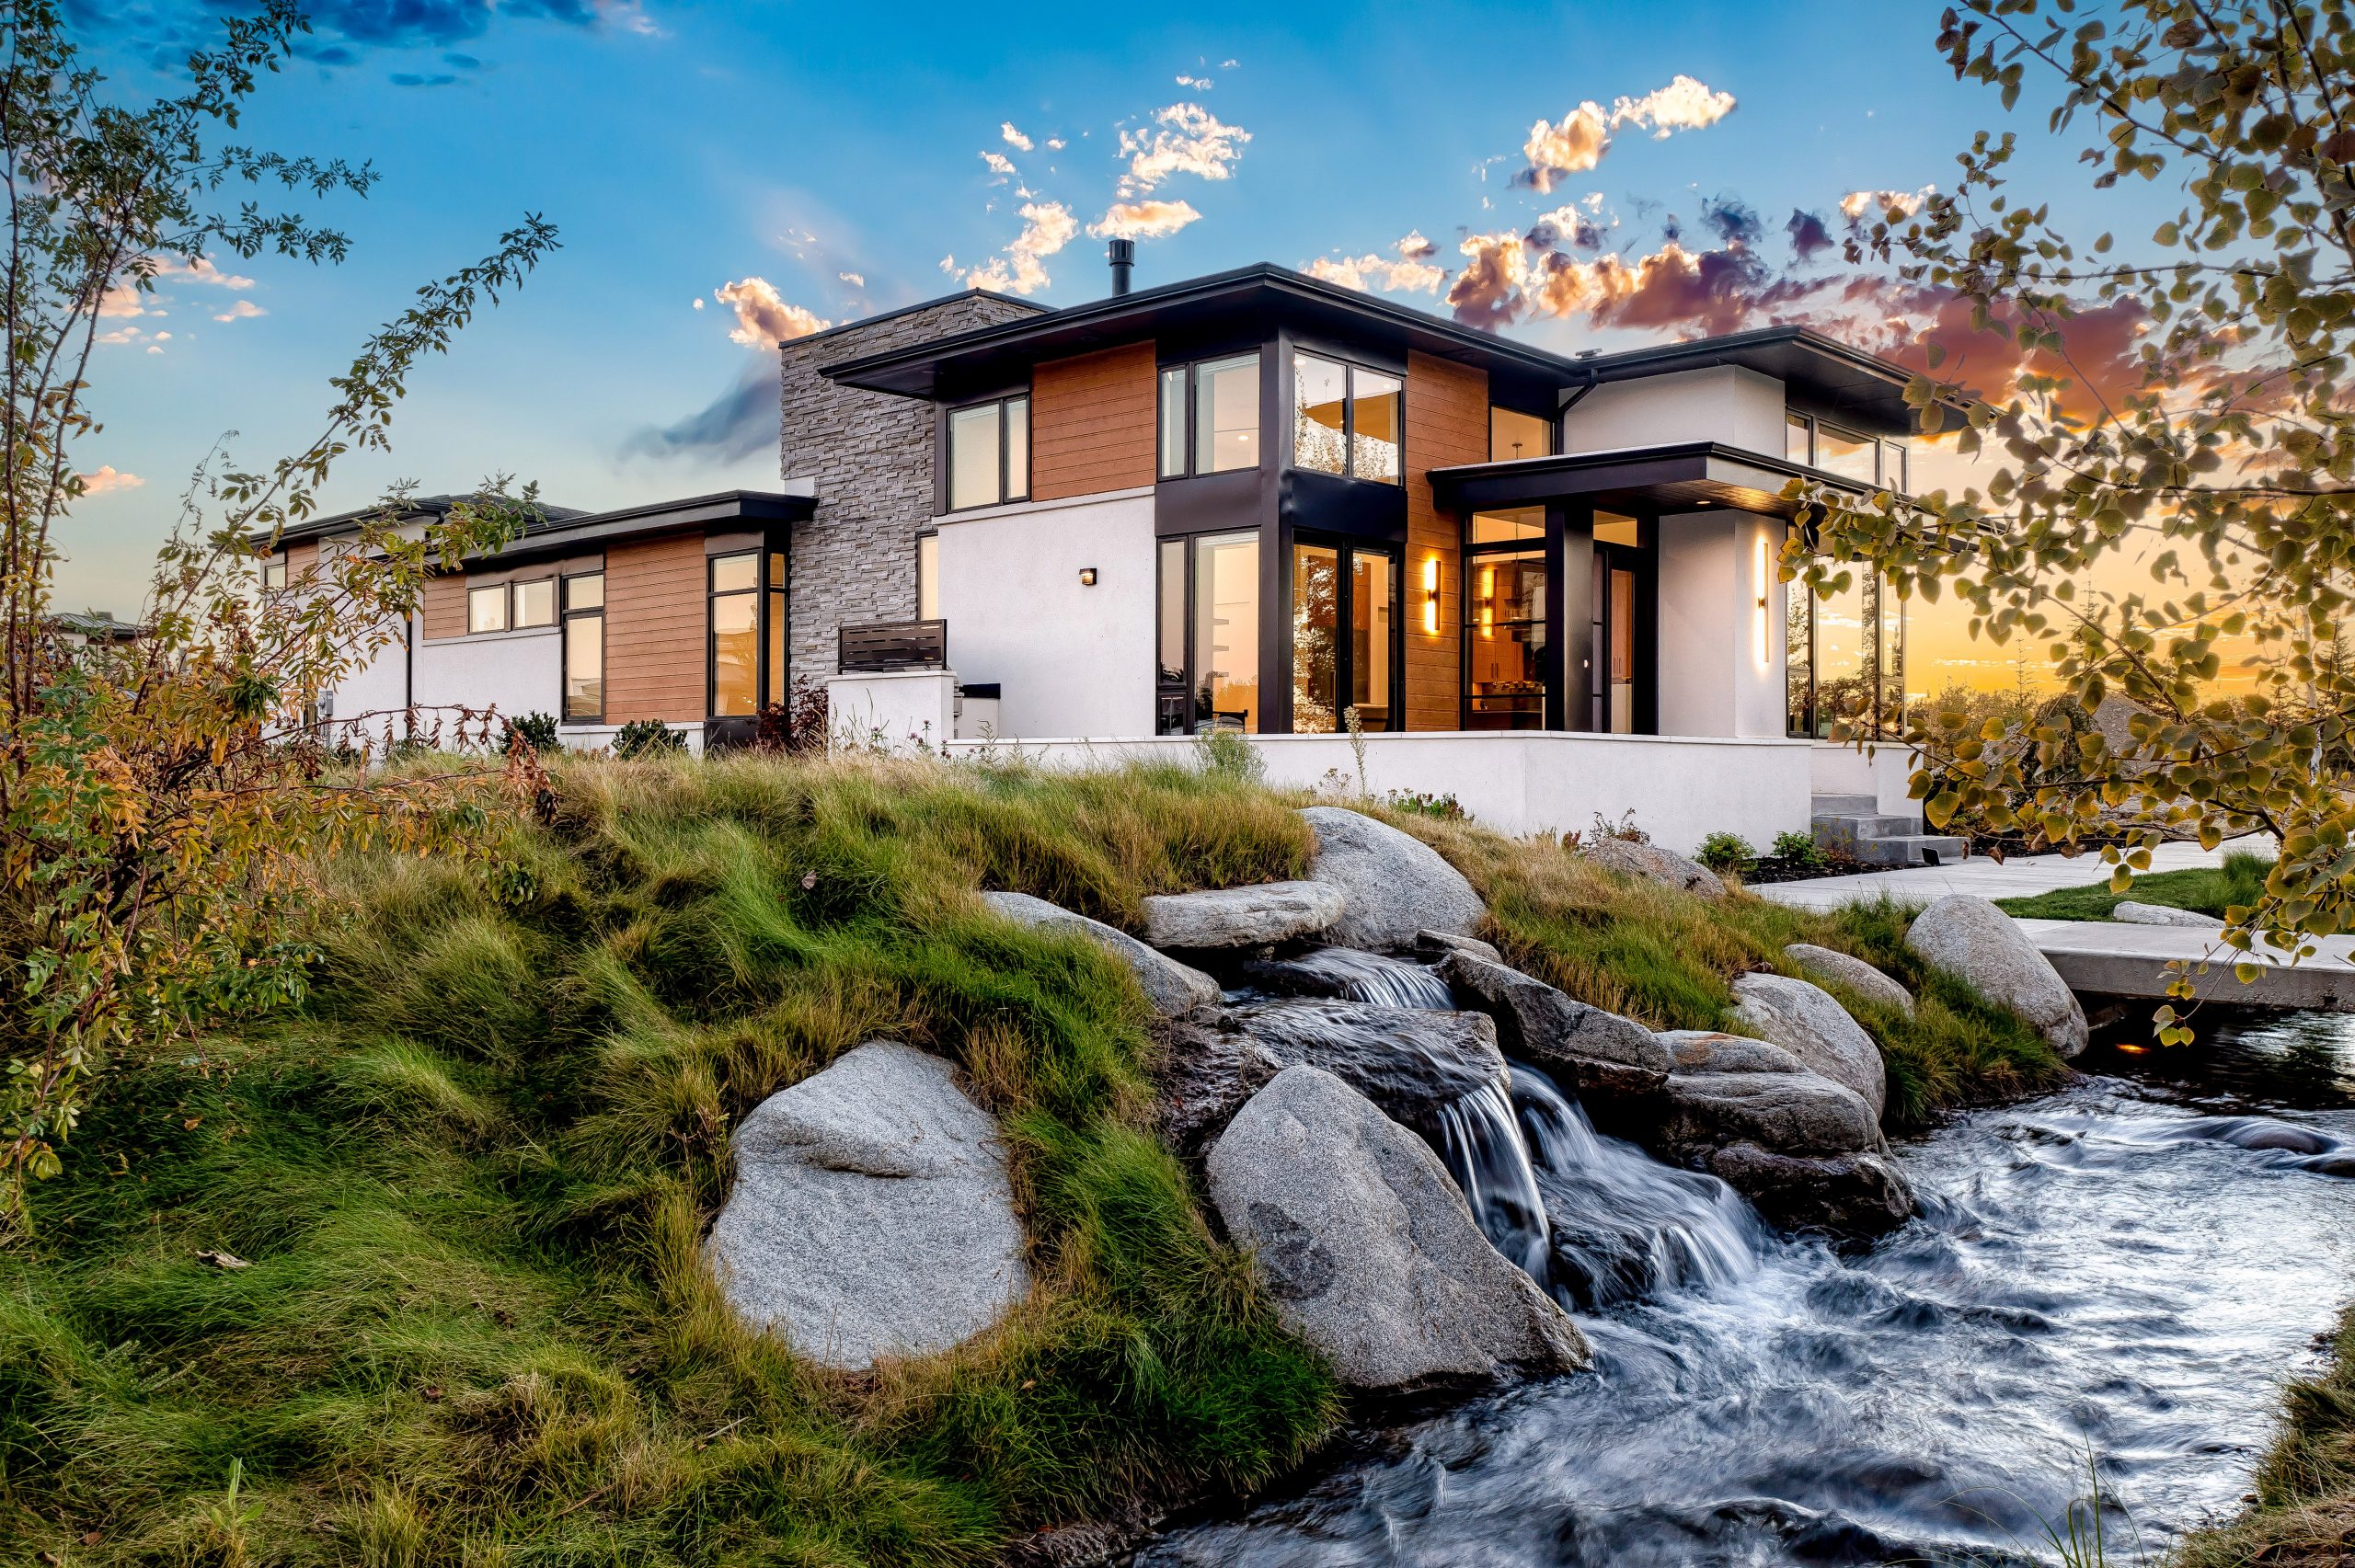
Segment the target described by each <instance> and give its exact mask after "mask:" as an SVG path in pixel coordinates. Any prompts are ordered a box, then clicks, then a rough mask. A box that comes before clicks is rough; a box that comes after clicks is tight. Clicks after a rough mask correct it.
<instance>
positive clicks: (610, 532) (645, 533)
mask: <svg viewBox="0 0 2355 1568" xmlns="http://www.w3.org/2000/svg"><path fill="white" fill-rule="evenodd" d="M817 504H818V502H817V498H816V497H814V496H800V495H787V494H785V493H783V492H781V491H772V490H721V491H718V492H717V493H715V494H712V495H708V496H690V497H687V498H684V499H682V500H675V501H656V502H652V503H650V504H648V505H645V506H636V507H623V508H619V509H615V510H613V511H604V512H580V513H572V514H568V515H567V516H565V517H562V518H558V519H554V520H550V521H545V522H542V523H540V524H538V525H536V526H534V527H533V528H531V529H529V530H527V531H526V532H524V534H523V537H521V538H520V539H513V540H511V541H509V542H508V544H506V546H505V547H504V548H502V549H500V550H496V551H488V552H480V551H478V552H474V553H472V554H469V555H467V556H466V559H468V560H469V561H483V560H497V561H500V562H501V563H511V562H527V561H534V560H541V559H546V558H547V557H550V556H557V555H572V554H575V553H578V552H579V551H581V550H583V549H601V548H603V546H604V545H606V544H612V543H614V542H616V541H619V540H624V539H645V538H654V537H658V536H660V535H662V534H666V533H700V532H711V531H712V530H713V529H715V528H718V529H726V528H728V527H729V525H731V524H732V525H734V526H735V527H738V528H742V529H754V528H765V527H767V526H768V525H770V524H772V523H795V522H801V521H807V520H808V519H809V517H810V514H811V512H812V511H813V510H814V509H816V507H817ZM383 515H384V514H381V513H376V512H346V513H341V514H339V515H338V516H336V517H332V518H322V519H318V520H316V521H313V522H311V523H307V524H305V525H304V528H303V529H302V530H301V532H296V531H294V530H293V529H289V530H288V531H286V532H285V533H283V534H281V535H280V542H281V544H283V543H287V542H291V541H295V540H300V539H316V538H322V537H332V536H336V535H339V534H348V533H358V532H360V531H361V529H362V527H363V526H365V525H367V524H369V523H373V522H374V521H377V520H378V518H379V517H380V516H383ZM447 515H448V514H447V513H446V512H445V511H443V510H442V509H440V508H410V509H395V510H394V511H393V513H392V514H391V516H390V521H391V524H392V526H393V527H394V528H395V529H396V531H398V532H408V530H410V529H411V528H413V527H415V526H417V525H419V524H429V525H430V524H431V523H435V522H439V521H442V519H443V518H444V517H445V516H447ZM268 539H269V536H268V535H267V534H261V535H257V536H256V540H255V542H256V543H257V544H264V543H267V542H268Z"/></svg>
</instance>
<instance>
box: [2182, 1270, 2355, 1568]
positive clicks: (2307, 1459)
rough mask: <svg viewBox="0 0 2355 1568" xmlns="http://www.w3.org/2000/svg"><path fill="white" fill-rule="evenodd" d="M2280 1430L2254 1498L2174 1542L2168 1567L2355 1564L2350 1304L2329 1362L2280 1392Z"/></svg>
mask: <svg viewBox="0 0 2355 1568" xmlns="http://www.w3.org/2000/svg"><path fill="white" fill-rule="evenodd" d="M2281 1402H2282V1428H2281V1433H2280V1436H2278V1437H2276V1438H2275V1439H2274V1443H2273V1447H2272V1448H2271V1449H2269V1451H2268V1452H2267V1454H2266V1456H2265V1462H2264V1464H2263V1465H2261V1466H2260V1467H2259V1468H2258V1470H2257V1501H2256V1502H2255V1503H2254V1504H2252V1505H2250V1506H2249V1508H2248V1510H2247V1512H2246V1513H2245V1514H2243V1515H2242V1516H2241V1517H2240V1518H2238V1519H2236V1520H2234V1521H2233V1522H2232V1523H2230V1524H2228V1525H2224V1526H2222V1527H2219V1528H2215V1529H2211V1530H2202V1531H2200V1533H2199V1534H2197V1535H2194V1536H2192V1537H2191V1538H2190V1539H2188V1540H2186V1541H2185V1542H2184V1543H2183V1545H2182V1546H2181V1547H2179V1548H2178V1549H2177V1551H2176V1553H2175V1556H2174V1557H2173V1558H2172V1559H2171V1560H2170V1561H2171V1565H2172V1568H2242V1565H2243V1564H2251V1563H2267V1564H2280V1565H2281V1568H2322V1565H2323V1564H2326V1563H2328V1564H2339V1563H2345V1562H2355V1308H2349V1310H2347V1311H2346V1312H2345V1313H2344V1314H2342V1315H2341V1316H2340V1318H2339V1320H2338V1335H2337V1338H2336V1340H2335V1342H2334V1343H2333V1345H2332V1347H2331V1364H2330V1366H2329V1368H2327V1369H2326V1371H2325V1372H2324V1373H2323V1375H2322V1376H2321V1377H2319V1378H2315V1379H2312V1380H2310V1381H2306V1382H2298V1383H2292V1384H2291V1385H2290V1386H2289V1388H2288V1389H2286V1390H2284V1391H2283V1392H2282V1396H2281Z"/></svg>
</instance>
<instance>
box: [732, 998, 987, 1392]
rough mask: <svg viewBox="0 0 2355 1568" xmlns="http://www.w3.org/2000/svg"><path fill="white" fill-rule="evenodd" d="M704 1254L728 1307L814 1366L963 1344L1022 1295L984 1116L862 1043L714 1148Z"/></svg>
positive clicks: (950, 1077) (924, 1071) (907, 1056)
mask: <svg viewBox="0 0 2355 1568" xmlns="http://www.w3.org/2000/svg"><path fill="white" fill-rule="evenodd" d="M729 1148H730V1151H731V1153H732V1154H733V1156H734V1159H735V1181H734V1183H733V1184H732V1185H731V1186H730V1188H729V1194H728V1201H727V1202H726V1203H725V1204H724V1205H722V1206H721V1207H720V1210H719V1218H718V1219H717V1220H715V1221H714V1222H713V1224H712V1228H711V1239H710V1242H709V1244H708V1257H709V1260H710V1263H711V1266H712V1268H713V1270H714V1272H715V1273H716V1274H717V1275H718V1279H719V1283H720V1288H721V1289H722V1291H723V1292H724V1293H725V1294H726V1296H727V1298H728V1302H729V1305H730V1306H731V1307H733V1308H734V1309H735V1310H737V1312H738V1313H740V1314H741V1316H742V1317H744V1318H745V1319H746V1320H747V1321H748V1322H752V1323H754V1324H756V1325H758V1326H760V1327H762V1328H764V1329H771V1330H774V1331H775V1332H777V1333H781V1334H783V1335H784V1336H785V1339H786V1342H787V1344H789V1345H792V1347H793V1349H794V1351H795V1352H796V1353H797V1354H798V1355H800V1356H805V1357H807V1358H808V1359H810V1360H811V1361H815V1362H817V1363H818V1364H819V1365H821V1366H824V1367H831V1368H836V1369H839V1370H845V1371H850V1370H859V1369H863V1368H868V1367H871V1366H873V1365H874V1364H875V1362H876V1360H877V1359H878V1358H879V1357H881V1356H925V1355H930V1354H932V1353H934V1352H936V1351H942V1350H946V1349H948V1348H949V1347H950V1346H951V1345H957V1344H959V1343H960V1342H961V1341H963V1340H966V1339H969V1338H971V1336H972V1335H974V1334H976V1333H980V1332H981V1331H982V1330H983V1329H985V1328H987V1327H989V1326H990V1324H992V1323H993V1322H996V1321H997V1319H998V1317H999V1315H1000V1314H1001V1313H1003V1312H1004V1311H1005V1310H1006V1309H1007V1308H1009V1307H1011V1306H1013V1305H1014V1304H1015V1303H1016V1302H1017V1301H1019V1300H1021V1299H1022V1298H1023V1296H1024V1295H1025V1294H1026V1293H1027V1292H1028V1290H1029V1288H1030V1275H1029V1270H1028V1265H1026V1263H1025V1261H1024V1251H1023V1248H1024V1242H1023V1236H1022V1222H1021V1220H1020V1219H1018V1218H1017V1216H1016V1214H1015V1211H1014V1191H1013V1188H1012V1186H1011V1185H1009V1184H1008V1182H1007V1180H1006V1174H1005V1144H1004V1141H1003V1139H1001V1138H1000V1137H999V1135H998V1127H997V1123H996V1121H995V1120H994V1118H993V1117H991V1116H990V1115H989V1113H988V1112H986V1111H984V1110H982V1108H981V1107H980V1106H978V1105H976V1104H973V1103H972V1101H971V1100H969V1099H967V1098H966V1097H965V1095H964V1093H963V1092H962V1091H961V1090H959V1088H958V1087H957V1083H956V1076H955V1072H954V1070H953V1069H951V1068H950V1066H949V1064H948V1063H947V1062H945V1061H943V1060H941V1059H939V1058H938V1057H935V1056H927V1055H926V1054H925V1053H924V1052H922V1051H919V1050H916V1049H914V1048H913V1047H909V1046H903V1045H900V1044H897V1043H895V1042H892V1041H888V1040H877V1041H872V1042H870V1043H868V1044H867V1045H864V1046H861V1047H858V1048H857V1049H856V1050H852V1051H847V1052H845V1053H844V1055H842V1056H841V1057H839V1058H837V1059H835V1061H834V1063H833V1066H831V1067H829V1068H827V1069H826V1070H824V1071H822V1072H819V1073H814V1074H812V1075H811V1076H810V1077H808V1078H805V1079H803V1080H802V1081H801V1082H798V1083H797V1084H795V1085H794V1086H793V1087H792V1088H790V1089H787V1090H784V1091H781V1092H780V1093H775V1094H772V1095H770V1096H769V1097H768V1098H767V1099H765V1100H764V1101H762V1102H761V1103H760V1104H758V1105H756V1106H754V1107H753V1109H752V1114H751V1115H749V1116H746V1117H745V1118H744V1119H743V1121H742V1122H741V1123H740V1124H738V1126H737V1127H736V1130H735V1133H734V1136H733V1137H732V1138H731V1139H729Z"/></svg>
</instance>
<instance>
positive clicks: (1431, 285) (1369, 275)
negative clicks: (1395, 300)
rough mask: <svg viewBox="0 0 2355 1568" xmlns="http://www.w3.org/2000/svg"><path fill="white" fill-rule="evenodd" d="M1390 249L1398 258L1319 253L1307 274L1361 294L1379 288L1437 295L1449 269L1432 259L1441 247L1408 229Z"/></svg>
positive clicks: (1398, 291) (1397, 291)
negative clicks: (1402, 237)
mask: <svg viewBox="0 0 2355 1568" xmlns="http://www.w3.org/2000/svg"><path fill="white" fill-rule="evenodd" d="M1390 248H1391V249H1392V250H1394V251H1396V252H1397V255H1396V258H1391V257H1384V256H1344V257H1338V258H1335V257H1328V256H1320V257H1318V258H1316V259H1315V260H1314V261H1312V262H1310V263H1309V264H1308V269H1307V270H1308V275H1309V276H1310V277H1312V278H1322V279H1324V280H1325V281H1327V282H1328V283H1338V284H1339V285H1341V287H1343V288H1345V289H1355V290H1357V291H1358V292H1360V293H1363V292H1367V291H1369V290H1373V289H1380V290H1382V291H1384V292H1386V293H1402V294H1406V293H1420V294H1435V293H1438V292H1439V286H1440V285H1441V284H1442V283H1443V282H1445V281H1447V269H1445V268H1442V267H1438V266H1434V265H1433V264H1432V262H1431V260H1430V258H1432V257H1433V256H1436V255H1438V254H1439V247H1438V246H1435V245H1433V244H1431V242H1430V241H1429V240H1427V239H1425V238H1424V237H1423V236H1422V235H1420V234H1418V233H1413V232H1409V233H1408V234H1407V237H1406V238H1404V239H1402V240H1400V241H1398V242H1397V243H1396V245H1394V246H1391V247H1390Z"/></svg>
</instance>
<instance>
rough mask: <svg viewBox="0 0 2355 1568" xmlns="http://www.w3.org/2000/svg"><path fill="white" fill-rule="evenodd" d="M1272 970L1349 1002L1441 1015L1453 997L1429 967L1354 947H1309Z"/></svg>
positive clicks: (1453, 1000)
mask: <svg viewBox="0 0 2355 1568" xmlns="http://www.w3.org/2000/svg"><path fill="white" fill-rule="evenodd" d="M1272 967H1276V968H1281V969H1284V970H1289V971H1291V973H1292V975H1293V976H1294V977H1296V978H1297V980H1298V981H1299V982H1300V983H1302V984H1304V985H1315V987H1316V989H1318V990H1321V991H1323V992H1324V993H1325V994H1327V995H1329V996H1343V997H1347V998H1349V999H1350V1001H1370V1002H1373V1004H1375V1005H1376V1006H1378V1007H1419V1008H1424V1009H1427V1010H1430V1011H1432V1012H1441V1013H1443V1012H1446V1011H1447V1010H1448V1009H1450V1008H1452V1007H1453V1006H1454V1005H1455V994H1454V993H1453V991H1451V990H1448V986H1447V982H1446V981H1445V980H1443V979H1440V978H1439V974H1438V972H1437V971H1436V970H1434V969H1432V968H1431V967H1430V966H1429V965H1426V964H1410V963H1408V962H1407V961H1406V960H1405V959H1403V958H1386V957H1384V956H1382V955H1381V954H1379V953H1365V952H1361V951H1360V950H1359V949H1357V948H1355V947H1316V948H1312V949H1310V950H1309V951H1308V952H1306V953H1304V954H1302V955H1301V956H1299V957H1297V958H1287V959H1285V960H1284V961H1283V962H1282V963H1281V964H1280V965H1276V966H1272Z"/></svg>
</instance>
